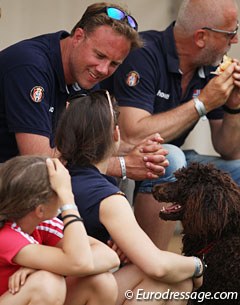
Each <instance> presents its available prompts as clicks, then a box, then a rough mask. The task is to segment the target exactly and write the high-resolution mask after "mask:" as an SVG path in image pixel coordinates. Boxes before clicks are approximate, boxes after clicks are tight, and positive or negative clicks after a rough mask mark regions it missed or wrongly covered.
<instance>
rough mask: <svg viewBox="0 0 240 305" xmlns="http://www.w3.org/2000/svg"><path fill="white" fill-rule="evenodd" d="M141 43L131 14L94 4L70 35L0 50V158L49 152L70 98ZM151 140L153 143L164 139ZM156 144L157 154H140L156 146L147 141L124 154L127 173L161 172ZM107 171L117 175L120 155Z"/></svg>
mask: <svg viewBox="0 0 240 305" xmlns="http://www.w3.org/2000/svg"><path fill="white" fill-rule="evenodd" d="M140 46H141V40H140V38H139V35H138V33H137V22H136V21H135V19H134V18H133V17H132V16H130V15H129V14H128V13H126V12H125V11H124V10H123V9H122V8H121V7H119V6H116V5H112V7H111V8H109V7H106V6H105V4H104V3H102V4H101V3H95V4H93V5H91V6H89V7H88V8H87V10H86V11H85V13H84V15H83V16H82V18H81V20H80V21H79V22H78V23H77V24H76V26H75V27H74V28H73V30H72V31H71V34H69V33H67V32H65V31H60V32H57V33H52V34H46V35H42V36H38V37H35V38H32V39H28V40H24V41H21V42H19V43H16V44H15V45H12V46H10V47H8V48H6V49H5V50H3V51H1V52H0V162H4V161H5V160H7V159H9V158H11V157H13V156H16V155H18V154H45V155H50V156H53V155H54V154H55V153H56V151H55V149H54V134H55V129H56V125H57V122H58V119H59V116H60V114H61V112H62V110H63V109H64V108H65V107H66V102H67V100H68V98H69V96H70V95H75V94H76V93H86V92H87V91H88V90H93V89H94V88H95V87H96V86H97V84H98V83H99V82H100V81H102V80H103V79H105V78H107V77H109V76H110V75H111V74H112V73H113V72H114V71H115V70H116V69H117V67H118V66H119V65H120V64H121V63H122V61H123V60H124V59H125V57H126V56H127V55H128V53H129V51H130V50H131V49H134V48H137V47H140ZM82 88H84V89H82ZM153 138H154V140H155V142H154V143H159V142H160V143H161V141H162V140H161V139H160V137H159V136H157V137H153ZM132 147H133V145H132V146H131V148H132ZM159 147H160V146H158V148H157V151H158V155H157V156H154V155H152V156H145V152H144V153H139V149H140V148H143V149H149V150H150V151H153V152H154V151H155V150H156V149H155V148H154V147H152V148H151V147H150V145H147V142H145V143H144V144H141V145H140V146H139V147H135V148H134V149H132V150H131V152H130V153H129V155H128V158H125V160H126V166H127V174H128V176H129V177H131V176H133V177H134V176H135V177H136V178H137V177H138V178H139V179H142V177H144V176H145V178H146V177H148V176H149V177H157V176H158V175H160V174H162V173H163V172H164V165H165V163H164V160H165V157H164V155H162V154H164V150H162V149H161V148H160V149H159ZM128 151H129V148H128ZM144 157H145V158H144ZM122 160H123V161H124V159H122ZM129 164H131V166H130V167H129ZM122 170H125V169H124V165H122ZM109 174H112V175H116V176H121V174H122V171H121V167H120V163H119V160H118V158H113V159H112V163H111V164H110V167H109ZM124 174H125V172H124Z"/></svg>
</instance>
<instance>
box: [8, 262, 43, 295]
mask: <svg viewBox="0 0 240 305" xmlns="http://www.w3.org/2000/svg"><path fill="white" fill-rule="evenodd" d="M35 271H37V270H36V269H32V268H26V267H20V268H19V269H18V270H17V271H16V272H15V273H13V275H11V276H10V277H9V279H8V289H9V292H10V293H12V294H15V293H17V292H18V291H19V290H20V288H21V287H22V286H23V285H24V284H25V282H26V279H27V277H28V276H29V275H30V274H32V273H33V272H35Z"/></svg>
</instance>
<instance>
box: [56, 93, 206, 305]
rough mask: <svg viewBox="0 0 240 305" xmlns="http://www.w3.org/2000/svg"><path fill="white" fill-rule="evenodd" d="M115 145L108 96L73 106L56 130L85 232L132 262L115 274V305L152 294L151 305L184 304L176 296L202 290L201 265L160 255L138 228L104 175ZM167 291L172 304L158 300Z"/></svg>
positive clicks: (116, 133)
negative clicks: (199, 288) (200, 287)
mask: <svg viewBox="0 0 240 305" xmlns="http://www.w3.org/2000/svg"><path fill="white" fill-rule="evenodd" d="M119 143H120V133H119V129H118V126H117V122H116V111H115V105H114V104H112V101H111V99H110V96H109V93H108V92H107V91H96V92H94V93H91V94H90V95H89V96H85V97H78V98H76V99H75V100H72V101H71V103H70V105H69V107H68V109H66V111H65V113H64V115H63V116H62V119H61V121H60V124H59V126H58V130H57V134H56V146H57V148H58V150H59V151H60V153H61V156H62V158H63V160H64V161H65V162H67V167H68V169H69V171H70V174H71V176H72V187H73V193H74V196H75V202H76V204H77V206H78V209H79V211H80V213H81V215H82V216H83V217H84V223H85V226H86V230H87V232H88V234H89V235H91V236H94V237H95V238H98V239H100V240H102V241H104V242H109V241H110V238H111V241H110V242H109V244H111V246H112V247H113V248H114V249H115V250H116V251H117V253H118V254H119V256H120V258H121V260H122V261H123V263H124V262H125V263H126V262H131V263H128V264H123V267H121V268H120V269H119V270H118V271H116V272H115V273H114V276H115V278H116V280H117V283H118V289H119V295H118V300H117V304H118V305H120V304H128V302H129V301H128V299H131V304H138V303H139V300H141V301H142V303H141V304H149V300H150V299H149V297H147V295H146V294H145V299H144V296H143V295H141V293H140V292H142V293H143V292H147V291H148V292H151V293H153V296H152V299H151V304H166V303H167V304H170V303H171V304H175V302H176V304H178V305H179V304H186V303H187V294H186V295H181V298H180V297H179V295H178V297H177V292H181V291H182V292H188V293H190V291H191V290H192V286H194V288H197V287H199V286H201V284H202V276H201V275H202V273H203V269H204V267H203V264H202V262H201V261H200V260H199V259H198V258H195V257H184V256H181V255H177V254H175V253H170V252H166V251H161V250H159V249H158V248H157V247H156V246H155V245H154V244H153V242H152V241H151V240H150V239H149V237H148V236H147V235H146V234H145V233H144V231H143V230H142V229H141V228H140V227H139V225H138V223H137V222H136V220H135V218H134V214H133V212H132V209H131V207H130V205H129V203H128V201H127V200H126V198H125V196H124V194H122V193H121V192H120V190H119V188H118V187H117V185H116V183H115V180H114V179H113V178H112V177H108V176H106V175H105V173H106V169H107V167H108V162H109V159H110V157H111V156H112V155H113V154H114V153H116V151H117V150H118V148H119ZM146 204H147V203H146ZM168 289H170V290H171V291H172V292H176V294H175V298H174V297H173V296H172V297H168V298H169V300H166V297H165V299H163V298H161V297H160V294H161V293H164V292H165V296H166V292H167V291H168ZM128 290H130V292H129V294H128V293H127V294H126V295H125V292H126V291H128ZM139 293H140V294H139ZM154 293H156V294H155V296H156V297H154ZM159 293H160V294H159ZM163 296H164V295H163ZM139 298H140V299H139ZM170 298H172V299H171V300H170ZM178 299H179V300H178Z"/></svg>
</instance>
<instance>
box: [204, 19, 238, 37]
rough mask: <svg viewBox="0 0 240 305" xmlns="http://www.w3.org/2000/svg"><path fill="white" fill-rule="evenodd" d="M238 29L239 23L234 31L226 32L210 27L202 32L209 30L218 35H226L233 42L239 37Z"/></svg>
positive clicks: (206, 27)
mask: <svg viewBox="0 0 240 305" xmlns="http://www.w3.org/2000/svg"><path fill="white" fill-rule="evenodd" d="M238 28H239V22H237V27H236V29H235V30H234V31H225V30H220V29H215V28H210V27H208V26H205V27H203V28H202V30H208V31H212V32H216V33H222V34H226V35H227V36H228V37H229V39H230V40H232V39H233V38H234V37H235V36H236V35H237V32H238Z"/></svg>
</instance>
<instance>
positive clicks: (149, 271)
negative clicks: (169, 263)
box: [142, 264, 168, 281]
mask: <svg viewBox="0 0 240 305" xmlns="http://www.w3.org/2000/svg"><path fill="white" fill-rule="evenodd" d="M144 269H145V270H143V269H142V270H143V271H144V272H145V273H146V275H147V276H149V277H150V278H153V279H155V280H158V281H161V280H162V279H164V278H165V277H166V276H167V274H168V270H167V268H166V266H164V265H162V264H160V265H159V266H158V267H157V268H156V266H152V267H146V268H144Z"/></svg>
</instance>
